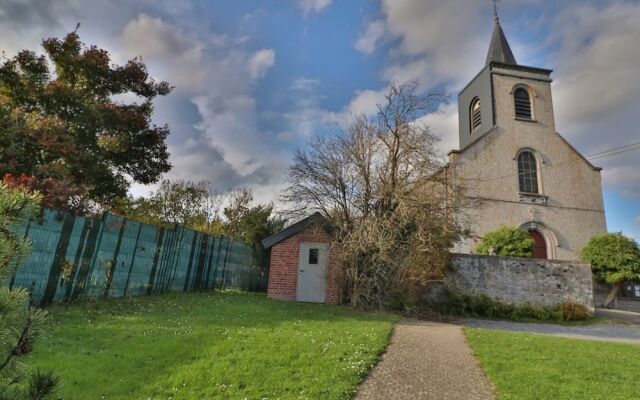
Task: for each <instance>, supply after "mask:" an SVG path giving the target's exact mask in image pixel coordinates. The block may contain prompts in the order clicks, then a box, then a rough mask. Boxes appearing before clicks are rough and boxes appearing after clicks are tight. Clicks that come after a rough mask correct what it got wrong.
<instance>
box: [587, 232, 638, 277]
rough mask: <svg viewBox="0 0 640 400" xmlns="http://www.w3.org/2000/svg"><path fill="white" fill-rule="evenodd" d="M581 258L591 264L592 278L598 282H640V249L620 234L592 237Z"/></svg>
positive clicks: (631, 240) (632, 241)
mask: <svg viewBox="0 0 640 400" xmlns="http://www.w3.org/2000/svg"><path fill="white" fill-rule="evenodd" d="M582 258H583V259H584V260H585V261H588V262H590V263H591V269H592V270H593V277H594V278H595V279H596V280H597V281H599V282H606V283H618V282H622V281H639V280H640V248H638V244H637V243H636V242H635V241H634V240H633V239H630V238H628V237H626V236H623V235H622V234H620V233H606V234H604V235H598V236H594V237H592V238H591V239H590V240H589V243H587V245H586V246H585V248H584V249H582Z"/></svg>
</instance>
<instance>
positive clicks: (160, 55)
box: [121, 14, 206, 90]
mask: <svg viewBox="0 0 640 400" xmlns="http://www.w3.org/2000/svg"><path fill="white" fill-rule="evenodd" d="M121 40H122V43H123V44H124V48H125V54H126V55H127V56H128V57H137V56H141V57H142V58H143V59H144V61H145V62H146V63H147V64H148V65H149V66H150V68H152V70H151V72H152V73H153V74H154V75H155V76H157V77H160V78H161V79H164V80H168V81H170V82H171V83H172V84H173V85H175V86H176V87H177V88H178V90H184V89H187V90H189V89H196V88H199V87H201V86H202V83H203V82H204V81H205V79H206V70H205V68H203V65H204V64H205V61H204V58H205V48H204V45H203V43H201V42H200V41H198V40H197V39H196V38H195V37H193V36H192V35H189V34H187V33H186V32H185V31H183V30H182V29H179V28H177V27H175V26H173V25H171V24H169V23H167V22H165V21H163V20H161V19H160V18H154V17H151V16H149V15H146V14H140V15H138V16H137V17H136V18H134V19H132V20H131V21H130V22H129V23H128V24H127V25H126V26H125V28H124V31H123V33H122V37H121Z"/></svg>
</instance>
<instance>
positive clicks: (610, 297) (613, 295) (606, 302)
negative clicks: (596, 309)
mask: <svg viewBox="0 0 640 400" xmlns="http://www.w3.org/2000/svg"><path fill="white" fill-rule="evenodd" d="M620 289H622V282H618V283H614V284H613V287H612V288H611V291H610V292H609V295H608V296H607V298H606V299H605V300H604V304H603V305H602V306H603V307H607V308H608V307H609V304H611V303H612V302H613V301H614V300H615V299H616V298H617V297H618V293H620Z"/></svg>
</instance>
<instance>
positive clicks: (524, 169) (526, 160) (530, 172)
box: [518, 151, 539, 193]
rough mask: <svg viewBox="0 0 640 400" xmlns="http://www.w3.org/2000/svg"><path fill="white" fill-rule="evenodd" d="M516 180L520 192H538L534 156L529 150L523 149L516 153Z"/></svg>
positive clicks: (536, 168)
mask: <svg viewBox="0 0 640 400" xmlns="http://www.w3.org/2000/svg"><path fill="white" fill-rule="evenodd" d="M518 182H519V184H520V192H523V193H539V191H538V167H537V164H536V157H535V156H534V155H533V153H532V152H530V151H523V152H521V153H520V154H519V155H518Z"/></svg>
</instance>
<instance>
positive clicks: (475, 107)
mask: <svg viewBox="0 0 640 400" xmlns="http://www.w3.org/2000/svg"><path fill="white" fill-rule="evenodd" d="M470 111H471V112H470V117H471V132H473V131H475V130H476V129H477V128H478V127H479V126H480V124H481V123H482V114H481V113H480V99H479V98H477V97H476V98H474V99H473V100H472V101H471V110H470Z"/></svg>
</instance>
